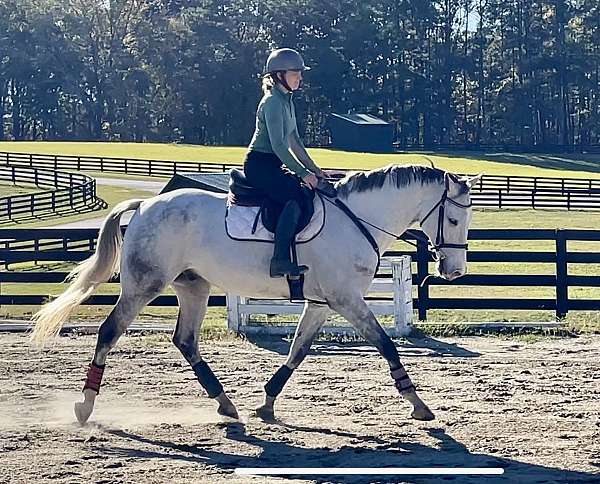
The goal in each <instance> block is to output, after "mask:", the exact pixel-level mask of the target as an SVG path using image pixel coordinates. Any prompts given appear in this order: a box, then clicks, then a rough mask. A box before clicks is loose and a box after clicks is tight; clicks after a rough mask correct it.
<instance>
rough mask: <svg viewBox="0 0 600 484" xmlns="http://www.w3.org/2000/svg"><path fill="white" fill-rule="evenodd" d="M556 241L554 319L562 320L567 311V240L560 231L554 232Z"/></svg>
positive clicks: (562, 231)
mask: <svg viewBox="0 0 600 484" xmlns="http://www.w3.org/2000/svg"><path fill="white" fill-rule="evenodd" d="M555 240H556V318H557V319H563V318H564V317H566V316H567V312H568V311H569V286H568V264H567V238H566V235H565V231H564V230H562V229H556V230H555Z"/></svg>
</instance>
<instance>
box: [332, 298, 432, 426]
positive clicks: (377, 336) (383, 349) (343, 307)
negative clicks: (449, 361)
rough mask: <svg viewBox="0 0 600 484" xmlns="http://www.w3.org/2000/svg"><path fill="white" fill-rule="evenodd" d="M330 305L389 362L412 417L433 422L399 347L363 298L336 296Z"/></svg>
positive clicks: (393, 376)
mask: <svg viewBox="0 0 600 484" xmlns="http://www.w3.org/2000/svg"><path fill="white" fill-rule="evenodd" d="M330 306H331V308H332V309H334V310H335V311H337V312H338V313H339V314H340V315H342V316H343V317H344V318H346V319H347V320H348V322H349V323H350V324H351V325H352V326H353V327H354V328H355V329H356V331H357V332H358V333H359V334H360V335H361V336H362V337H363V338H365V339H366V340H367V341H369V342H370V343H371V344H373V345H374V346H375V347H376V348H377V349H378V350H379V353H381V355H382V356H383V357H384V358H385V359H386V360H387V362H388V365H389V366H390V373H391V375H392V378H393V379H394V384H395V386H396V388H397V389H398V392H399V393H400V395H401V396H402V397H403V398H404V399H405V400H407V401H408V402H410V403H411V404H412V407H413V411H412V413H411V417H412V418H414V419H417V420H433V419H434V418H435V417H434V415H433V413H432V412H431V410H429V408H428V407H427V405H425V403H424V402H423V400H421V398H420V397H419V395H417V390H416V388H415V386H414V385H413V383H412V381H411V379H410V377H409V376H408V374H407V373H406V370H405V369H404V366H403V365H402V363H401V362H400V357H399V356H398V350H397V349H396V345H394V342H393V341H392V340H391V339H390V337H389V336H388V335H387V334H386V332H385V331H384V330H383V328H382V327H381V325H380V324H379V322H378V321H377V318H375V315H374V314H373V312H372V311H371V310H370V309H369V307H368V306H367V303H366V302H365V301H364V299H363V297H362V296H360V295H357V296H353V297H337V298H335V299H334V300H333V301H330Z"/></svg>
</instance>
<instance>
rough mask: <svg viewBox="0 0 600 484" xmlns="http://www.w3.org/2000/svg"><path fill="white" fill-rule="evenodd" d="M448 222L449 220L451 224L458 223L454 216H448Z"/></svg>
mask: <svg viewBox="0 0 600 484" xmlns="http://www.w3.org/2000/svg"><path fill="white" fill-rule="evenodd" d="M448 222H450V223H451V224H452V225H458V220H456V219H455V218H450V217H448Z"/></svg>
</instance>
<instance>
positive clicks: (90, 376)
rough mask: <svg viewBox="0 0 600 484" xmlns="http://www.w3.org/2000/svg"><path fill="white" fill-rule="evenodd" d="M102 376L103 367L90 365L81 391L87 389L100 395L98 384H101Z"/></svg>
mask: <svg viewBox="0 0 600 484" xmlns="http://www.w3.org/2000/svg"><path fill="white" fill-rule="evenodd" d="M103 374H104V365H102V366H97V365H95V364H94V363H90V367H89V368H88V371H87V378H86V380H85V385H84V386H83V389H84V390H85V389H86V388H89V389H90V390H94V391H95V392H96V393H100V384H101V383H102V375H103Z"/></svg>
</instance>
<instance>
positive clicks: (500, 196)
mask: <svg viewBox="0 0 600 484" xmlns="http://www.w3.org/2000/svg"><path fill="white" fill-rule="evenodd" d="M498 208H502V190H498Z"/></svg>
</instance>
